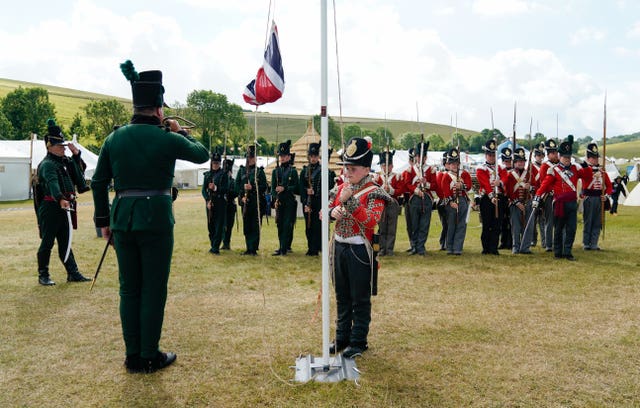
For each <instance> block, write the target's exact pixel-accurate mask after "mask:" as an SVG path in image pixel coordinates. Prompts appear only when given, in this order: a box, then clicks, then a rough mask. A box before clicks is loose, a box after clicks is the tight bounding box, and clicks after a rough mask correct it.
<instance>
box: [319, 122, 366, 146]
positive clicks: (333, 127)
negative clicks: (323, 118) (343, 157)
mask: <svg viewBox="0 0 640 408" xmlns="http://www.w3.org/2000/svg"><path fill="white" fill-rule="evenodd" d="M328 124H329V146H331V147H333V148H334V150H335V151H338V150H340V149H342V137H341V136H340V126H338V124H337V123H336V121H335V120H333V118H332V117H331V116H329V117H328ZM320 125H321V123H320V115H315V116H314V117H313V128H314V129H315V130H316V132H318V133H319V134H320V130H321V129H320ZM350 126H356V127H357V128H358V129H360V127H359V126H358V125H350ZM350 126H346V127H345V128H344V129H343V132H344V142H345V143H347V142H348V141H349V137H347V133H346V130H347V128H348V127H350ZM358 135H359V133H358Z"/></svg>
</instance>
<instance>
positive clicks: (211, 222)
mask: <svg viewBox="0 0 640 408" xmlns="http://www.w3.org/2000/svg"><path fill="white" fill-rule="evenodd" d="M221 161H222V156H221V155H220V153H218V152H213V153H211V165H210V166H211V167H210V168H211V170H209V171H207V172H205V173H204V182H203V183H202V197H204V199H205V202H206V210H207V228H208V230H209V242H210V243H211V248H210V249H209V252H210V253H212V254H214V255H220V243H221V242H222V236H223V234H224V229H225V223H226V219H227V198H226V196H227V192H228V191H229V176H228V174H227V173H226V172H225V171H224V170H223V169H222V167H221V166H220V162H221Z"/></svg>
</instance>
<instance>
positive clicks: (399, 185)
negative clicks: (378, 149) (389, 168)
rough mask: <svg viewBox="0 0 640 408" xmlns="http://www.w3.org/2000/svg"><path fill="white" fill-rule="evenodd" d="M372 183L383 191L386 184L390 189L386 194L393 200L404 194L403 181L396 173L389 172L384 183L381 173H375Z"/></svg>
mask: <svg viewBox="0 0 640 408" xmlns="http://www.w3.org/2000/svg"><path fill="white" fill-rule="evenodd" d="M373 182H374V183H376V184H377V185H379V186H380V187H382V189H383V190H385V191H387V189H386V184H387V183H388V184H389V187H390V188H389V191H388V193H389V195H390V196H391V197H393V198H395V199H398V197H400V196H402V194H404V180H403V179H402V175H400V174H398V173H393V172H391V174H390V175H389V180H388V181H385V179H384V175H383V174H382V173H376V175H375V176H374V178H373Z"/></svg>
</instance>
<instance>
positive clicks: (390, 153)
mask: <svg viewBox="0 0 640 408" xmlns="http://www.w3.org/2000/svg"><path fill="white" fill-rule="evenodd" d="M394 154H396V151H395V150H390V151H388V152H387V151H384V152H382V153H379V154H378V156H380V165H381V166H382V165H383V164H386V163H387V162H388V163H389V164H393V155H394ZM387 157H388V158H387Z"/></svg>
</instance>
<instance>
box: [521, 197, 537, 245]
mask: <svg viewBox="0 0 640 408" xmlns="http://www.w3.org/2000/svg"><path fill="white" fill-rule="evenodd" d="M531 210H532V211H531V215H529V220H528V221H527V225H526V226H525V227H524V231H523V232H522V241H520V248H518V252H520V251H522V245H523V244H524V237H526V236H527V231H528V230H529V227H530V226H531V221H532V220H533V219H534V218H535V215H536V211H537V210H538V209H537V208H532V209H531Z"/></svg>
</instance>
